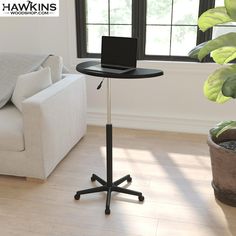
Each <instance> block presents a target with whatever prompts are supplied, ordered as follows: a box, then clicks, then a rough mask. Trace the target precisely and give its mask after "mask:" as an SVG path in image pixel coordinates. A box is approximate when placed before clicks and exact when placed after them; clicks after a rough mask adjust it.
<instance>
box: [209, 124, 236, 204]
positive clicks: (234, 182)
mask: <svg viewBox="0 0 236 236" xmlns="http://www.w3.org/2000/svg"><path fill="white" fill-rule="evenodd" d="M229 140H236V129H235V130H233V129H232V130H228V131H226V132H224V133H223V134H222V135H220V136H219V138H213V139H212V137H211V136H210V135H209V137H208V141H207V143H208V145H209V148H210V156H211V165H212V176H213V180H212V187H213V189H214V194H215V197H216V198H217V199H218V200H219V201H221V202H223V203H225V204H227V205H230V206H234V207H236V152H234V151H232V150H228V149H226V148H223V147H221V146H219V145H218V143H220V142H224V141H229Z"/></svg>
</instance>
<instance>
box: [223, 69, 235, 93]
mask: <svg viewBox="0 0 236 236" xmlns="http://www.w3.org/2000/svg"><path fill="white" fill-rule="evenodd" d="M222 94H223V95H224V96H226V97H231V98H236V74H233V75H231V76H230V77H229V78H228V79H226V80H225V82H224V83H223V85H222Z"/></svg>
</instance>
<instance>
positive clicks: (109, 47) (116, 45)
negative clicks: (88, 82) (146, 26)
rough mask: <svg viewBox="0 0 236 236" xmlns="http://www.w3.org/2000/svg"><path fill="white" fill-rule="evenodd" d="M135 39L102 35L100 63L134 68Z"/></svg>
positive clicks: (135, 55) (135, 58)
mask: <svg viewBox="0 0 236 236" xmlns="http://www.w3.org/2000/svg"><path fill="white" fill-rule="evenodd" d="M136 62H137V39H136V38H124V37H111V36H102V55H101V64H102V65H115V66H122V67H131V68H132V67H133V68H136Z"/></svg>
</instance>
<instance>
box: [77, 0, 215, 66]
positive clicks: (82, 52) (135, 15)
mask: <svg viewBox="0 0 236 236" xmlns="http://www.w3.org/2000/svg"><path fill="white" fill-rule="evenodd" d="M85 1H86V0H75V15H76V38H77V57H78V58H100V54H99V53H88V52H87V51H86V48H87V45H86V42H87V39H86V35H87V32H86V9H85V7H86V3H85ZM172 2H173V1H172ZM214 6H215V0H208V1H206V0H199V9H198V16H200V15H201V14H202V13H203V12H205V11H206V10H208V9H210V8H213V7H214ZM146 9H147V1H146V0H132V37H136V38H138V39H139V40H138V52H137V59H139V60H157V61H190V62H191V61H197V60H196V59H192V58H190V57H188V56H172V55H170V56H168V55H166V56H163V55H145V43H146ZM108 25H109V22H108ZM173 25H174V24H171V27H172V26H173ZM211 38H212V29H209V30H207V31H206V32H204V33H203V32H202V31H200V29H199V27H197V37H196V45H198V44H200V43H203V42H205V41H208V40H210V39H211ZM204 61H206V62H211V61H212V59H210V56H207V57H206V58H205V59H204Z"/></svg>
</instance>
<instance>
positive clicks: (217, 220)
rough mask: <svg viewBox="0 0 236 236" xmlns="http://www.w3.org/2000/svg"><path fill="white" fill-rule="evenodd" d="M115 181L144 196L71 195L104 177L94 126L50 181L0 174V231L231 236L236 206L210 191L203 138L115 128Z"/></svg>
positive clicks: (101, 145)
mask: <svg viewBox="0 0 236 236" xmlns="http://www.w3.org/2000/svg"><path fill="white" fill-rule="evenodd" d="M113 137H114V139H113V143H114V149H113V158H114V167H113V169H114V180H115V179H117V178H119V177H122V176H123V175H126V174H128V173H129V174H131V176H132V178H133V182H132V183H131V184H124V186H125V185H126V186H127V187H128V188H130V189H134V190H138V191H142V192H143V195H144V196H145V201H144V202H143V203H140V202H139V201H138V198H137V197H135V196H130V195H125V194H118V193H114V194H113V195H112V201H111V215H109V216H107V215H105V214H104V210H105V199H106V194H105V193H96V194H91V195H84V196H83V195H82V196H81V198H80V200H79V201H75V200H74V199H73V196H74V194H75V192H76V191H77V190H79V189H84V188H88V187H93V186H96V185H97V186H99V184H98V183H96V182H95V183H93V182H91V181H90V177H91V174H92V173H96V174H98V175H100V176H101V177H105V173H106V172H105V160H106V159H105V151H106V150H105V129H104V128H102V127H89V128H88V133H87V135H86V137H84V138H83V140H81V142H80V143H79V144H78V145H76V146H75V147H74V149H73V150H72V151H71V152H70V153H69V154H68V156H67V157H66V158H65V159H64V160H63V161H62V162H61V163H60V164H59V165H58V167H57V168H56V170H55V171H54V172H53V174H52V175H51V176H50V177H49V178H48V180H47V181H46V182H45V183H38V182H30V181H26V180H25V179H24V178H17V177H8V176H0V235H1V236H97V235H98V236H99V235H101V236H102V235H106V236H110V235H112V236H120V235H122V236H138V235H139V236H140V235H142V236H189V235H191V236H218V235H219V236H230V235H231V236H233V235H236V208H233V207H229V206H226V205H224V204H222V203H220V202H217V201H216V200H215V198H214V194H213V190H212V188H211V185H210V182H211V167H210V159H209V154H208V147H207V145H206V136H203V135H191V134H180V133H167V132H151V131H141V130H128V129H114V131H113Z"/></svg>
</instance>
